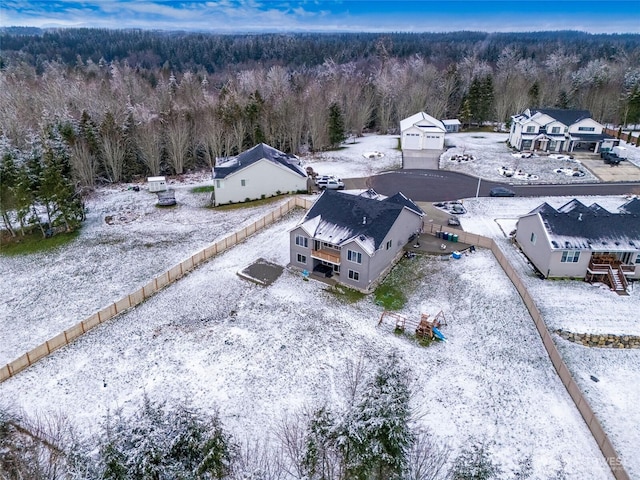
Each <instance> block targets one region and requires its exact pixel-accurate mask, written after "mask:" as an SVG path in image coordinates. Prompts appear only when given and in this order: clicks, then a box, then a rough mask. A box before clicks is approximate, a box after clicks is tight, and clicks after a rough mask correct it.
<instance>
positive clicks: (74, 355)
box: [0, 213, 609, 479]
mask: <svg viewBox="0 0 640 480" xmlns="http://www.w3.org/2000/svg"><path fill="white" fill-rule="evenodd" d="M300 217H301V213H294V214H291V215H289V216H288V217H287V218H286V219H285V220H283V221H281V222H279V223H278V224H277V225H275V226H274V227H272V228H270V229H269V230H267V231H265V232H263V233H260V234H258V235H256V236H255V237H252V238H251V239H249V240H248V241H247V242H245V243H243V244H241V245H239V246H237V247H235V248H233V249H232V250H231V251H229V252H227V253H224V254H223V255H221V256H219V257H217V258H215V259H213V260H212V261H210V262H208V263H207V264H205V265H204V266H202V267H201V268H199V269H197V270H196V271H195V272H193V273H191V274H190V275H188V276H187V277H185V278H184V279H182V280H180V281H179V282H177V283H176V284H174V285H173V286H171V287H169V288H167V289H165V290H163V291H162V292H161V293H160V294H159V295H156V296H155V297H153V298H151V299H150V300H149V301H147V302H146V303H145V304H143V305H142V306H140V307H138V308H136V309H134V310H133V311H131V312H129V313H126V314H124V315H122V316H121V317H118V318H116V319H114V320H113V321H110V322H108V323H107V324H105V325H103V326H101V327H99V328H97V329H96V330H94V331H91V332H90V333H89V334H87V335H85V336H84V337H82V338H81V339H79V340H78V341H77V342H75V343H74V344H73V345H71V346H70V347H67V348H64V349H63V350H61V351H59V352H57V353H56V354H54V355H52V356H51V357H49V358H47V359H46V360H44V361H41V362H39V363H38V364H36V365H34V366H33V367H31V368H29V369H28V370H26V371H24V372H22V373H21V374H20V375H18V376H17V377H16V378H13V379H10V380H8V381H6V382H5V383H3V384H2V385H1V386H0V390H1V391H2V398H4V399H12V401H13V402H15V404H17V405H20V406H22V407H23V408H25V410H26V411H27V412H36V411H60V410H61V411H62V412H63V413H64V414H65V415H66V416H68V417H69V418H70V419H71V420H72V421H73V422H74V423H76V424H77V425H78V426H79V428H80V429H81V431H83V432H85V433H87V434H88V433H89V432H91V431H93V428H95V427H94V426H95V424H96V421H97V420H98V419H100V418H101V417H102V416H103V415H105V413H106V411H107V409H108V408H112V409H113V408H115V407H118V406H121V407H124V409H125V411H127V409H132V408H136V407H137V406H138V405H139V402H140V400H141V397H142V395H143V394H145V393H146V394H147V395H149V396H150V397H151V398H154V399H167V400H170V401H176V402H178V401H187V400H188V401H189V402H191V403H192V404H194V405H198V406H200V407H202V408H204V409H213V408H215V406H219V407H220V413H221V416H222V419H223V421H224V423H225V424H226V426H227V427H228V428H229V429H230V431H231V432H233V433H234V434H235V435H236V436H238V437H239V438H241V439H243V438H253V439H256V438H260V439H264V437H265V436H266V435H268V433H269V432H270V431H271V432H273V429H274V428H275V427H276V426H277V424H278V423H279V422H280V421H281V419H282V418H283V416H284V415H286V414H287V413H291V412H295V411H296V410H298V409H301V408H302V407H312V406H318V405H321V404H323V403H329V404H332V403H335V402H338V401H339V399H340V397H341V395H340V392H341V391H342V388H343V382H344V372H345V367H346V362H347V361H348V360H354V361H355V360H357V359H358V358H359V357H360V356H363V357H364V358H365V359H366V360H367V361H369V362H371V364H372V365H375V364H376V362H377V361H378V360H379V359H380V358H381V356H383V355H384V354H385V353H386V352H388V351H391V350H395V351H397V352H398V353H399V354H400V356H401V358H402V359H403V360H404V361H405V362H406V364H407V365H409V366H410V367H411V370H412V374H413V376H414V377H415V392H416V396H415V399H414V405H415V408H416V410H417V411H418V412H419V415H418V418H419V420H418V422H419V424H420V425H423V426H428V427H430V428H431V430H432V431H433V432H435V434H436V435H437V437H438V440H439V441H440V442H446V443H449V444H450V445H451V446H452V447H453V448H454V449H455V450H456V451H457V450H458V449H459V448H460V447H462V446H464V445H468V442H471V441H482V442H486V443H487V444H488V446H489V450H490V451H491V452H492V455H493V456H494V457H495V460H497V461H499V462H500V463H501V464H502V465H503V467H504V469H505V475H506V476H505V477H504V478H513V475H514V472H515V471H517V470H518V468H519V465H521V464H523V463H525V462H527V461H530V462H531V464H532V466H533V469H534V473H535V476H534V477H533V478H540V479H543V478H549V475H552V476H559V475H560V473H559V472H564V473H565V474H566V475H567V478H576V479H584V478H608V475H609V474H608V468H607V466H606V464H605V463H604V460H603V459H602V456H601V455H600V454H599V451H598V449H597V446H596V445H595V442H594V441H593V440H592V438H591V437H590V434H589V433H588V431H587V428H586V426H585V425H584V423H583V421H582V420H581V418H580V416H579V414H578V412H577V411H576V410H575V408H574V407H573V404H572V402H571V400H570V398H569V397H568V395H567V393H566V391H565V390H564V387H563V386H562V384H561V383H560V381H559V379H558V378H557V376H556V375H555V373H554V371H553V368H552V367H551V364H550V362H549V360H548V358H547V357H546V354H545V352H544V349H543V347H542V344H541V342H540V341H539V337H538V334H537V332H536V330H535V327H534V326H533V323H532V322H531V320H530V318H529V316H528V314H527V311H526V309H525V307H524V305H523V304H522V302H521V301H520V299H519V297H518V295H517V293H516V292H515V289H514V288H513V286H512V285H511V284H510V282H509V281H508V279H506V278H505V277H504V275H503V274H502V271H501V269H500V267H499V266H498V264H497V262H496V261H495V259H494V258H493V256H492V255H491V254H490V252H487V251H479V252H477V253H476V254H475V255H472V256H468V257H464V259H463V260H460V261H450V262H443V261H440V260H436V259H433V258H424V259H416V260H413V262H414V266H415V269H416V271H417V272H419V273H420V277H421V278H422V279H421V280H418V281H417V283H416V285H415V291H413V292H411V294H410V297H409V302H408V304H407V306H406V308H405V309H404V310H403V311H402V312H400V313H402V314H404V315H407V316H409V317H412V318H417V317H418V316H419V315H420V314H421V313H430V314H432V315H434V314H435V313H437V312H438V311H439V310H440V309H442V310H443V311H444V312H445V315H446V319H447V321H448V326H446V327H443V331H444V333H445V335H447V337H448V338H449V341H448V342H447V343H444V344H435V345H433V346H431V347H429V348H423V347H420V346H418V345H416V344H415V343H414V342H412V341H410V340H408V339H406V338H402V337H398V336H396V335H394V334H393V333H392V332H391V328H390V327H379V328H377V327H376V325H377V322H378V319H379V317H380V314H381V312H382V310H381V307H379V306H377V305H375V304H374V302H373V301H372V299H371V298H366V299H364V300H361V301H360V302H358V303H356V304H354V305H350V304H342V303H341V301H340V300H337V299H336V298H334V297H333V296H332V295H331V294H329V293H328V292H326V291H325V286H324V285H323V284H319V283H316V282H313V281H311V282H303V280H302V278H301V276H300V275H298V274H295V273H292V272H289V271H285V273H284V274H283V275H282V276H281V277H280V279H279V280H277V281H276V282H275V283H274V284H273V285H272V286H270V287H268V288H264V287H260V286H257V285H254V284H252V283H249V282H247V281H245V280H243V279H241V278H240V277H239V276H238V275H237V271H238V270H239V269H240V268H242V266H244V265H246V264H247V263H248V262H249V261H251V260H253V259H254V258H257V257H264V258H266V259H267V260H270V261H273V262H276V263H279V264H286V263H287V260H288V259H287V252H288V247H287V242H288V235H287V232H288V230H289V229H290V228H292V227H293V226H294V225H295V223H296V222H297V221H298V220H299V218H300ZM232 312H234V313H232ZM105 384H106V386H105Z"/></svg>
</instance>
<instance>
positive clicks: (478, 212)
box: [461, 197, 640, 478]
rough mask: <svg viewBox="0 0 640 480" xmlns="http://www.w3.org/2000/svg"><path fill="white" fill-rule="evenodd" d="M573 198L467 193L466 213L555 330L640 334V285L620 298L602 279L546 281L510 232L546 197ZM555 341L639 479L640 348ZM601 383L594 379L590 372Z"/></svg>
mask: <svg viewBox="0 0 640 480" xmlns="http://www.w3.org/2000/svg"><path fill="white" fill-rule="evenodd" d="M572 198H573V197H555V198H539V199H536V198H510V199H503V198H500V199H498V198H492V199H480V200H475V199H467V200H465V203H464V205H465V207H466V208H467V209H468V212H469V213H468V214H467V215H465V216H464V218H462V219H461V220H462V226H463V228H464V229H465V230H467V231H472V232H474V233H479V234H482V235H486V236H490V237H492V238H494V239H495V240H496V241H499V242H500V243H501V245H502V248H503V251H504V252H505V253H506V254H508V255H509V256H510V259H511V263H512V265H514V267H516V268H518V269H519V271H520V274H521V277H522V278H523V279H524V281H525V283H526V285H527V288H528V289H529V291H530V293H531V295H532V296H533V297H534V298H535V300H536V304H537V305H538V308H539V309H540V311H541V312H542V314H543V315H544V319H545V322H546V324H547V326H548V328H549V329H550V330H551V331H553V330H556V329H560V328H561V329H564V330H568V331H571V332H575V333H596V334H598V333H599V334H607V333H611V334H617V335H625V334H626V335H640V288H639V287H640V285H638V284H636V285H634V286H633V287H632V289H631V290H630V295H629V296H619V295H617V294H616V293H614V292H612V291H611V290H610V289H609V288H608V287H606V286H604V285H602V284H593V285H590V284H589V283H586V282H582V281H571V280H540V279H539V278H538V277H537V276H536V275H535V274H534V272H533V269H532V268H531V266H530V265H529V264H528V262H527V261H526V258H525V257H524V255H522V253H521V252H520V251H519V250H517V249H516V248H515V247H514V246H513V245H512V244H511V242H509V241H508V240H507V239H506V237H505V233H506V234H508V233H509V232H510V231H512V230H513V229H515V221H516V218H517V216H518V215H522V214H525V213H527V212H529V211H531V210H532V209H533V208H535V207H536V206H538V205H539V204H540V203H542V202H543V201H546V202H548V203H549V204H550V205H551V206H553V207H555V208H558V207H560V206H561V205H563V204H565V203H566V202H568V201H569V200H571V199H572ZM577 198H578V200H580V201H581V202H582V203H584V204H586V205H591V204H592V203H594V202H595V203H598V204H599V205H601V206H602V207H604V208H606V209H608V210H609V211H612V212H615V211H617V207H618V206H620V205H622V204H623V203H624V202H625V198H623V197H577ZM554 340H555V342H556V345H557V346H558V348H559V350H560V353H561V354H562V356H563V358H564V360H565V362H566V363H567V366H568V368H569V370H570V371H571V373H572V374H573V376H574V378H575V380H576V382H578V385H579V386H580V388H581V389H582V391H583V392H584V394H585V395H586V397H587V399H588V401H589V403H590V405H591V407H592V408H593V409H594V411H595V412H596V415H597V416H598V418H599V419H600V421H601V422H602V424H603V427H604V429H605V431H606V432H607V434H608V435H609V436H610V439H611V441H612V442H613V445H614V447H615V448H616V449H617V451H618V453H619V454H620V455H621V457H622V460H623V464H624V465H625V467H626V468H627V471H628V472H629V474H630V475H631V477H632V478H635V477H640V458H639V457H638V455H637V450H638V445H640V429H639V428H637V426H638V425H640V403H638V399H639V398H640V349H625V350H610V349H603V348H589V347H584V346H581V345H577V344H575V343H571V342H568V341H566V340H564V339H562V338H560V337H559V336H558V335H554ZM592 375H593V376H594V377H596V378H597V379H598V380H599V382H594V381H593V380H592V379H591V376H592Z"/></svg>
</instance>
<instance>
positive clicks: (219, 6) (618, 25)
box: [0, 0, 640, 33]
mask: <svg viewBox="0 0 640 480" xmlns="http://www.w3.org/2000/svg"><path fill="white" fill-rule="evenodd" d="M0 25H2V26H10V25H21V26H35V27H106V28H144V29H163V30H206V31H213V32H221V33H229V32H247V31H249V32H262V31H268V32H278V31H290V32H336V31H347V32H362V31H365V32H400V31H403V32H445V31H456V30H480V31H488V32H505V31H539V30H581V31H586V32H591V33H640V2H639V1H638V0H615V1H603V0H557V1H546V0H536V1H531V0H500V1H480V0H475V1H474V0H471V1H463V0H460V1H458V0H412V1H396V0H367V1H365V0H343V1H321V0H290V1H287V0H246V1H244V0H209V1H205V0H191V1H187V0H185V1H178V0H86V1H82V0H0Z"/></svg>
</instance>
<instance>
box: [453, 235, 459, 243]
mask: <svg viewBox="0 0 640 480" xmlns="http://www.w3.org/2000/svg"><path fill="white" fill-rule="evenodd" d="M453 241H454V243H455V242H457V241H458V235H455V234H454V235H453Z"/></svg>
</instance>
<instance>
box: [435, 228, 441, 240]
mask: <svg viewBox="0 0 640 480" xmlns="http://www.w3.org/2000/svg"><path fill="white" fill-rule="evenodd" d="M436 238H442V232H441V231H439V230H438V231H437V232H436Z"/></svg>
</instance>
